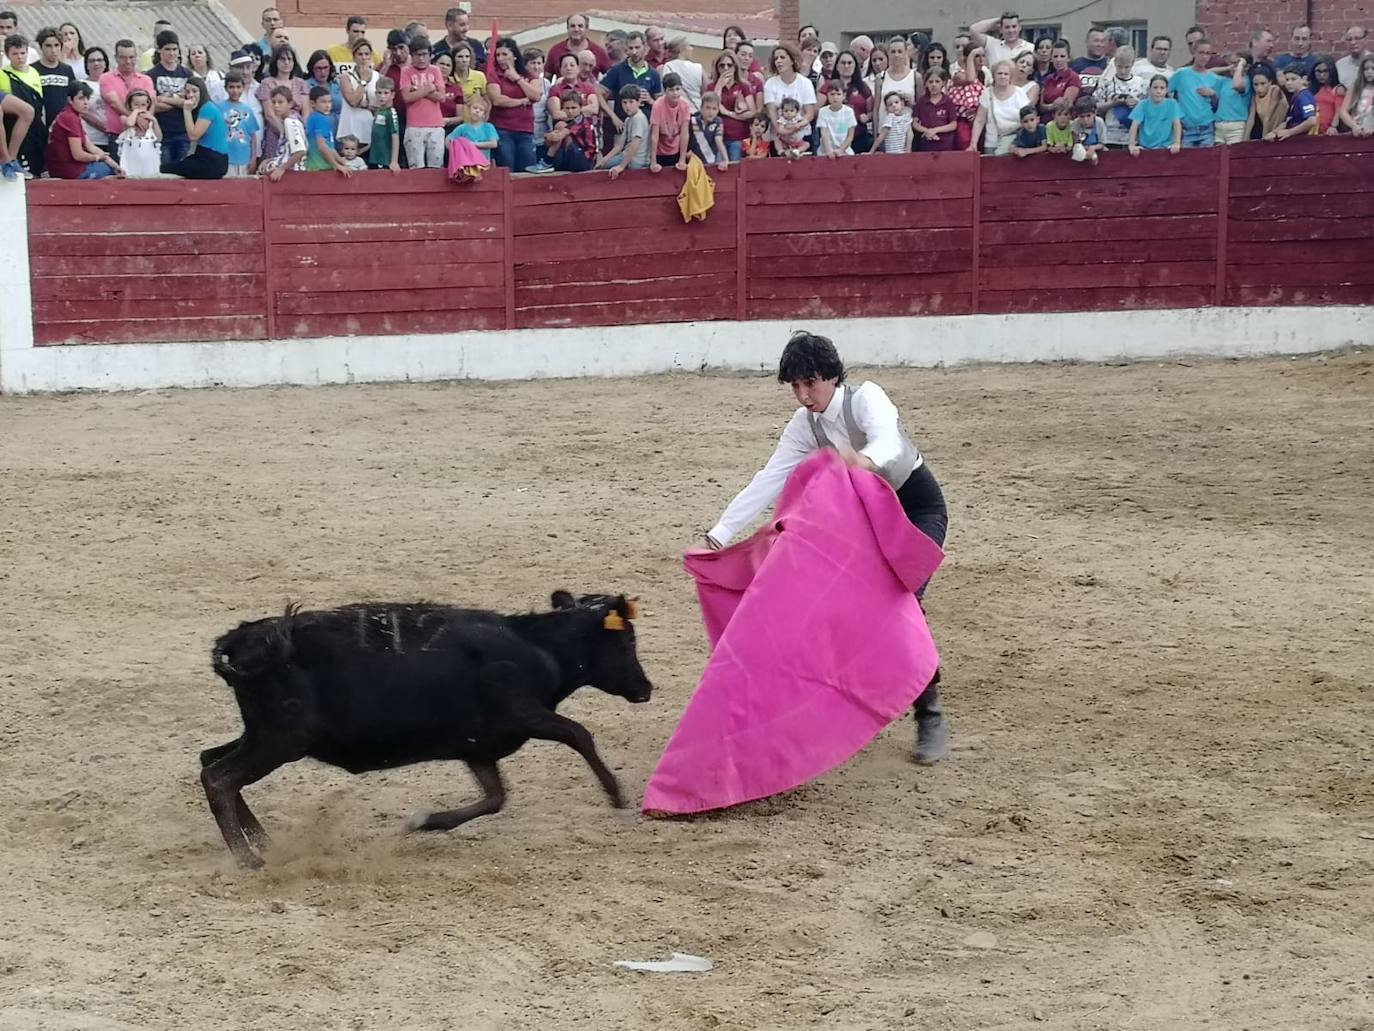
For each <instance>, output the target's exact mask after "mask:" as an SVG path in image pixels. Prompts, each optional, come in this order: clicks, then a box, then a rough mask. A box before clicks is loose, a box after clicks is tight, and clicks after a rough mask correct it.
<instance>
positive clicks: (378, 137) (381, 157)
mask: <svg viewBox="0 0 1374 1031" xmlns="http://www.w3.org/2000/svg"><path fill="white" fill-rule="evenodd" d="M484 99H485V98H484ZM395 103H396V84H395V83H394V82H392V81H391V80H390V79H388V78H387V77H386V76H385V75H384V76H382V77H381V78H380V79H378V80H377V113H376V114H375V115H373V117H372V139H371V142H370V143H369V144H368V147H367V167H368V168H389V169H391V171H393V172H399V171H400V170H401V119H400V117H399V116H398V115H397V114H396V107H395ZM468 104H469V105H471V104H472V98H471V97H469V98H468Z"/></svg>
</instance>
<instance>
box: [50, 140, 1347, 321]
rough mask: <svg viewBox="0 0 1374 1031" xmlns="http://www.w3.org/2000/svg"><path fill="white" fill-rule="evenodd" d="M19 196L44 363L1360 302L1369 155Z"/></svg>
mask: <svg viewBox="0 0 1374 1031" xmlns="http://www.w3.org/2000/svg"><path fill="white" fill-rule="evenodd" d="M713 178H714V179H715V183H716V193H715V198H716V203H715V207H714V208H713V209H712V210H711V212H710V214H709V216H708V217H707V219H706V220H705V221H704V222H693V223H691V224H690V225H684V224H683V222H682V218H681V215H680V214H679V213H678V208H677V192H678V189H679V187H680V186H681V181H682V176H681V174H680V173H672V172H667V173H663V174H661V175H658V176H651V175H650V174H649V173H647V172H642V173H631V174H627V175H625V176H623V177H622V178H621V179H619V180H616V181H611V180H610V179H609V178H608V177H606V176H603V175H593V174H582V175H560V176H546V177H521V178H520V179H511V178H510V177H509V176H507V175H505V174H504V173H502V172H495V173H492V174H490V175H488V176H487V177H486V178H484V179H483V180H482V181H481V182H480V183H477V184H475V185H471V186H462V187H457V186H452V185H450V184H449V183H448V182H447V181H446V180H445V179H444V177H443V175H442V173H440V172H437V171H436V172H404V173H401V174H399V175H391V174H389V173H381V172H373V173H368V174H366V175H361V176H356V177H354V178H353V179H351V180H344V179H340V178H338V177H337V176H327V175H323V174H319V175H295V176H289V177H287V179H285V180H283V181H282V182H280V183H269V182H266V181H255V180H240V181H224V182H218V183H194V182H179V181H178V182H173V181H155V182H108V181H106V182H96V183H65V182H46V181H45V182H38V183H31V184H30V188H29V219H30V256H31V261H32V270H33V298H34V334H35V339H36V341H37V342H38V343H39V344H66V343H116V342H124V341H164V340H221V339H267V338H288V337H313V336H349V335H360V334H396V333H426V332H454V331H459V330H469V329H505V328H524V327H532V326H568V325H582V326H585V325H625V324H643V323H655V322H680V321H697V320H703V319H764V318H833V317H845V316H879V315H927V314H940V315H961V314H969V313H973V312H986V313H1004V312H1043V311H1114V310H1122V309H1150V308H1164V307H1168V308H1182V307H1198V306H1204V305H1225V304H1237V305H1257V304H1259V305H1263V304H1369V303H1374V218H1371V216H1374V190H1371V189H1369V184H1370V183H1374V140H1355V139H1351V138H1350V137H1329V138H1320V139H1307V140H1302V141H1298V142H1290V143H1287V144H1273V143H1253V144H1244V145H1241V146H1239V147H1232V148H1225V149H1223V148H1217V149H1213V150H1202V151H1185V152H1184V153H1182V154H1179V155H1176V156H1174V155H1169V154H1159V153H1156V154H1144V155H1142V156H1141V157H1139V158H1131V157H1129V156H1127V155H1125V154H1120V153H1114V154H1109V155H1107V156H1106V157H1105V158H1104V159H1103V160H1102V162H1101V164H1100V165H1099V166H1097V167H1096V168H1093V167H1086V166H1083V165H1076V164H1073V163H1071V162H1069V161H1067V160H1063V159H1056V158H1052V157H1037V158H1030V159H1027V160H1019V159H1016V158H1001V159H995V160H988V159H979V158H977V157H975V156H973V155H971V154H962V153H960V154H911V155H905V156H887V155H881V156H875V157H864V158H860V159H854V160H841V161H833V162H832V161H825V160H815V159H812V160H806V161H796V162H789V161H782V160H769V161H760V162H749V163H747V164H745V165H742V166H737V167H735V168H732V169H730V171H728V172H726V173H723V174H715V175H714V176H713Z"/></svg>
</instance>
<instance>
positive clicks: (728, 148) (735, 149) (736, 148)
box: [725, 140, 744, 161]
mask: <svg viewBox="0 0 1374 1031" xmlns="http://www.w3.org/2000/svg"><path fill="white" fill-rule="evenodd" d="M725 154H726V156H727V157H729V159H730V160H731V161H739V160H740V159H742V158H743V157H744V141H743V140H726V141H725Z"/></svg>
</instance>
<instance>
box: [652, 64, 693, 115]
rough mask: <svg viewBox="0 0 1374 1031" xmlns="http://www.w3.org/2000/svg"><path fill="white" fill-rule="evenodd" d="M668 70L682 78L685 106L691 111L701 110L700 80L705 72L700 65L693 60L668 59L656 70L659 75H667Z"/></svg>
mask: <svg viewBox="0 0 1374 1031" xmlns="http://www.w3.org/2000/svg"><path fill="white" fill-rule="evenodd" d="M669 72H674V73H676V75H677V77H678V78H679V79H681V80H682V95H683V97H685V98H686V100H687V106H688V107H690V108H691V109H692V113H693V114H696V112H698V111H700V110H701V81H702V76H703V75H704V74H705V73H704V72H703V71H702V68H701V65H699V64H697V63H696V62H695V61H683V60H677V61H669V62H667V63H666V64H664V65H663V67H662V68H660V69H659V70H658V74H659V75H660V76H664V75H667V74H668V73H669Z"/></svg>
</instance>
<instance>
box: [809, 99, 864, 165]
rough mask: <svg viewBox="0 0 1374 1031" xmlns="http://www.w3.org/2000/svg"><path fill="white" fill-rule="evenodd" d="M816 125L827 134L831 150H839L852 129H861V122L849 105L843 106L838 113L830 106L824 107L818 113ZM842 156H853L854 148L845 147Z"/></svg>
mask: <svg viewBox="0 0 1374 1031" xmlns="http://www.w3.org/2000/svg"><path fill="white" fill-rule="evenodd" d="M816 124H817V125H819V126H820V127H821V132H823V133H825V138H826V140H827V141H828V142H829V144H830V149H831V150H838V149H839V146H840V144H842V143H843V142H844V138H845V136H847V135H848V134H849V130H850V129H857V128H858V127H859V120H858V119H857V118H855V117H854V109H853V108H852V107H850V106H849V105H848V104H841V105H840V109H839V110H838V111H832V110H831V109H830V108H829V106H826V107H823V108H821V109H820V111H818V112H817V113H816ZM841 153H842V154H853V153H854V148H853V147H845V148H844V150H843V151H841Z"/></svg>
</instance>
